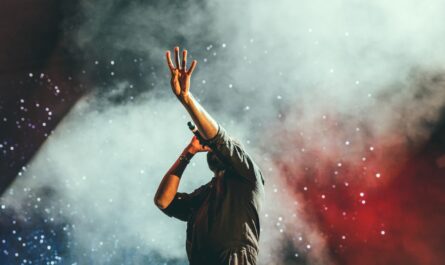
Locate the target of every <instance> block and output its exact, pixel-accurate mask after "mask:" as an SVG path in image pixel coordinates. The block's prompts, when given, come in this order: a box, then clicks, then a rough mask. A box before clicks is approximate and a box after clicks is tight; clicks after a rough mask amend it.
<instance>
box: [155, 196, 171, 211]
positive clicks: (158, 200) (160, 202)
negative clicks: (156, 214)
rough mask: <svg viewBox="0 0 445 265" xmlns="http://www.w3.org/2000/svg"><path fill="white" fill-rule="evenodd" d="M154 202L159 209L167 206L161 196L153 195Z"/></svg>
mask: <svg viewBox="0 0 445 265" xmlns="http://www.w3.org/2000/svg"><path fill="white" fill-rule="evenodd" d="M154 204H155V205H156V207H158V208H159V209H165V208H167V206H168V204H166V203H165V201H164V200H162V198H158V197H155V198H154Z"/></svg>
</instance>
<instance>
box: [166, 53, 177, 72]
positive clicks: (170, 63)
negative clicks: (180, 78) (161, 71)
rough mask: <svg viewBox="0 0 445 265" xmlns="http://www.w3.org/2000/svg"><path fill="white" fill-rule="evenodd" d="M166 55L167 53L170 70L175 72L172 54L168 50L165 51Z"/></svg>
mask: <svg viewBox="0 0 445 265" xmlns="http://www.w3.org/2000/svg"><path fill="white" fill-rule="evenodd" d="M165 55H166V57H167V64H168V68H170V71H172V72H173V70H174V69H175V67H174V66H173V63H172V58H171V56H170V51H167V52H166V53H165Z"/></svg>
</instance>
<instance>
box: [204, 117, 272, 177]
mask: <svg viewBox="0 0 445 265" xmlns="http://www.w3.org/2000/svg"><path fill="white" fill-rule="evenodd" d="M208 143H209V146H210V148H212V150H213V151H215V152H216V154H217V155H218V157H219V158H220V159H222V161H223V162H224V163H226V164H227V165H228V166H229V167H231V168H232V169H233V170H234V171H235V172H236V173H237V174H238V175H240V176H242V177H244V178H246V179H248V180H249V181H250V182H253V183H255V184H261V185H264V178H263V175H262V172H261V170H260V168H259V167H258V166H257V164H256V163H255V162H254V161H253V160H252V158H251V156H250V155H249V154H248V153H247V152H246V150H245V149H244V147H243V146H242V145H241V144H240V143H238V142H236V141H234V140H233V139H232V138H231V137H230V136H229V135H228V134H227V131H226V130H225V129H224V128H223V127H222V126H221V125H219V124H218V133H217V134H216V136H215V137H213V138H212V139H210V140H208Z"/></svg>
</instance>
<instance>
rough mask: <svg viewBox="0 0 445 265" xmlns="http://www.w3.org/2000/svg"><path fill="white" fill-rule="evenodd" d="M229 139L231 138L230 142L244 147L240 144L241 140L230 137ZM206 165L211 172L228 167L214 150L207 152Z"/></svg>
mask: <svg viewBox="0 0 445 265" xmlns="http://www.w3.org/2000/svg"><path fill="white" fill-rule="evenodd" d="M230 139H231V143H232V144H234V145H237V146H239V147H240V148H244V147H243V145H242V144H241V142H239V141H238V140H237V139H234V138H230ZM211 148H212V147H211ZM207 165H208V166H209V168H210V170H211V171H213V172H215V171H219V170H224V169H227V168H228V166H227V164H226V163H225V161H224V159H223V158H221V157H219V156H218V154H217V153H216V152H215V151H209V152H207Z"/></svg>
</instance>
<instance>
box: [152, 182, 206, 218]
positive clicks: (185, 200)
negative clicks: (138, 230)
mask: <svg viewBox="0 0 445 265" xmlns="http://www.w3.org/2000/svg"><path fill="white" fill-rule="evenodd" d="M207 190H208V184H205V185H202V186H201V187H199V188H197V189H195V190H194V191H193V192H192V193H185V192H176V194H175V197H174V198H173V200H172V201H171V202H170V204H169V205H168V206H167V207H166V208H165V209H160V210H161V211H162V212H164V213H165V214H166V215H168V216H170V217H174V218H176V219H179V220H181V221H185V222H187V221H188V220H189V219H190V216H191V214H192V211H193V209H196V208H197V207H199V206H200V205H201V203H202V200H203V198H204V196H205V194H206V191H207Z"/></svg>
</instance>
